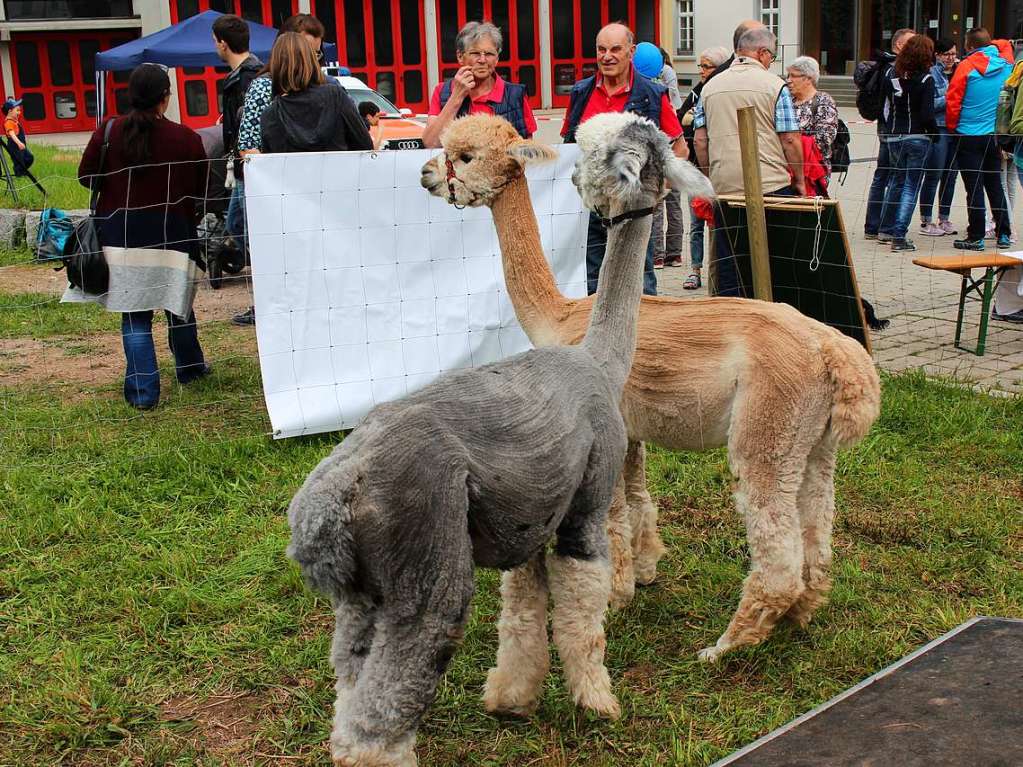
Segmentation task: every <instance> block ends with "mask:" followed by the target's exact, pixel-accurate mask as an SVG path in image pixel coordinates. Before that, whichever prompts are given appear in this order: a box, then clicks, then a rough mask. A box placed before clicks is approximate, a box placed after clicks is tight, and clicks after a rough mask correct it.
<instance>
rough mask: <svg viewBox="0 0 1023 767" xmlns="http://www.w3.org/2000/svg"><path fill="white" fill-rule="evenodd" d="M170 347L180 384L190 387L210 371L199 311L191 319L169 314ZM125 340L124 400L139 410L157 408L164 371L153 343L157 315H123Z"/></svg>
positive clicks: (144, 313)
mask: <svg viewBox="0 0 1023 767" xmlns="http://www.w3.org/2000/svg"><path fill="white" fill-rule="evenodd" d="M166 315H167V344H168V346H170V350H171V354H173V355H174V370H175V374H176V375H177V379H178V381H179V382H180V383H183V384H187V383H190V382H192V381H194V380H195V379H197V378H200V377H201V376H204V375H206V373H208V372H209V368H208V367H207V366H206V360H205V359H204V358H203V353H202V348H201V347H200V346H199V335H198V333H197V332H196V325H195V312H191V313H190V314H189V316H188V318H187V319H182V318H181V317H178V316H176V315H173V314H171V313H170V312H166ZM121 340H122V342H123V343H124V359H125V361H126V363H127V367H126V369H125V373H124V398H125V399H126V400H127V401H128V404H130V405H134V406H135V407H141V408H150V407H155V406H156V403H157V402H159V401H160V369H159V367H158V366H157V364H156V346H155V345H154V344H153V312H152V311H144V312H123V313H122V314H121Z"/></svg>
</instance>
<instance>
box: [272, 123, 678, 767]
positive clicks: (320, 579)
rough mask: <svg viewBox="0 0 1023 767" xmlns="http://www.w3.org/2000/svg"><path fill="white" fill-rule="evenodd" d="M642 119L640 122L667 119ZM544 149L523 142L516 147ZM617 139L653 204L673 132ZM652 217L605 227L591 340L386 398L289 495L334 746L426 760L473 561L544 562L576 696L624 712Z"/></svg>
mask: <svg viewBox="0 0 1023 767" xmlns="http://www.w3.org/2000/svg"><path fill="white" fill-rule="evenodd" d="M646 126H648V127H644V128H643V129H642V131H641V133H642V134H643V135H644V136H646V138H648V139H649V138H650V137H651V136H653V137H656V136H657V135H658V134H657V131H656V129H655V128H654V127H653V125H652V124H650V123H647V124H646ZM624 134H625V131H622V132H620V133H619V134H618V135H617V138H618V139H620V140H622V141H623V146H625V147H632V146H633V144H635V140H634V141H633V142H632V143H629V142H625V141H624V140H623V139H622V136H623V135H624ZM633 138H634V139H635V137H633ZM640 148H641V149H643V148H644V147H642V146H641V147H640ZM550 155H551V153H550V151H549V150H544V149H543V148H541V147H538V146H536V145H532V144H525V143H523V144H522V145H521V146H520V148H519V151H518V154H517V158H518V159H517V160H516V162H526V161H529V160H532V159H549V157H550ZM610 155H612V156H615V157H617V158H618V160H620V162H616V163H614V164H613V168H614V169H615V171H616V176H615V178H618V177H619V176H620V177H621V179H622V180H621V182H620V186H621V187H622V193H621V194H620V196H619V197H617V198H616V200H615V203H614V204H615V205H617V206H629V207H628V208H623V207H619V208H617V210H618V211H621V210H627V209H631V207H642V206H644V205H651V204H652V203H653V201H654V200H655V199H656V195H657V192H658V190H659V188H660V185H661V184H662V179H663V171H662V165H663V164H664V163H665V162H668V161H670V159H669V158H670V157H671V155H670V150H669V149H668V147H667V143H666V142H665V141H663V139H661V141H660V143H657V142H654V143H653V144H652V146H650V147H649V151H646V150H645V149H644V156H643V157H642V158H640V157H636V156H635V155H634V153H630V154H628V156H625V154H622V155H621V156H618V155H615V153H614V151H611V152H610ZM471 162H472V160H471V158H469V159H465V160H464V161H463V160H460V161H458V163H457V168H455V171H457V170H459V169H461V170H464V169H465V167H467V166H468V165H470V164H471ZM455 171H453V172H455ZM614 210H615V209H614V208H612V211H614ZM650 224H651V220H650V216H649V215H648V216H645V217H642V218H640V219H637V220H632V221H629V222H628V223H625V224H623V225H622V226H620V227H618V228H616V229H615V230H614V231H613V232H612V233H611V235H610V237H609V241H610V242H613V243H615V247H616V250H615V255H614V256H613V257H609V258H608V259H607V260H606V261H605V263H604V266H603V268H602V269H601V275H600V279H601V281H602V282H604V283H605V284H606V285H608V286H609V288H608V290H607V291H605V293H604V294H603V295H602V300H601V301H598V302H597V305H596V306H595V308H594V312H593V315H592V318H591V321H590V323H589V326H588V329H587V331H586V332H585V333H584V336H585V337H584V339H583V341H582V343H581V344H579V345H578V346H576V347H558V348H555V347H551V348H546V349H538V350H534V351H530V352H526V353H524V354H520V355H516V356H514V357H511V358H508V359H506V360H503V361H501V362H498V363H495V364H493V365H488V366H485V367H482V368H478V369H475V370H467V371H462V372H458V373H455V374H451V375H446V376H443V377H442V378H440V379H438V380H437V381H436V382H434V383H433V384H431V385H429V386H427V387H425V388H423V389H422V390H420V391H419V392H417V393H415V394H412V395H409V396H407V397H404V398H403V399H401V400H398V401H396V402H392V403H389V404H383V405H379V406H377V407H375V408H374V409H373V410H372V411H371V412H370V413H369V414H368V415H367V417H366V419H365V421H364V422H363V424H362V425H361V426H360V427H359V428H358V429H356V431H355V432H354V433H353V434H352V435H351V436H349V438H348V439H346V440H345V441H344V442H343V443H342V444H341V445H339V446H338V447H337V448H336V449H335V450H334V452H333V453H332V454H331V455H330V456H329V457H327V458H326V459H324V460H323V461H322V462H321V463H320V465H319V466H318V467H317V468H316V469H315V470H314V471H313V472H312V474H310V476H309V478H308V479H307V480H306V482H305V484H304V485H303V487H302V488H301V489H300V490H299V492H298V493H297V494H296V496H295V498H294V499H293V501H292V503H291V507H290V508H289V512H288V519H289V523H290V525H291V530H292V538H291V544H290V545H289V547H288V554H289V556H291V557H292V558H293V559H294V560H295V561H296V562H298V563H299V565H300V566H301V568H302V572H303V575H304V576H305V579H306V581H307V583H308V584H309V585H310V586H311V587H313V588H315V589H317V590H319V591H321V592H323V593H325V594H327V595H328V596H329V597H330V598H331V600H332V603H333V605H334V608H335V616H336V625H335V634H334V642H333V646H332V650H331V660H332V663H333V666H334V669H335V672H336V674H337V685H336V690H337V701H336V704H335V717H334V726H333V730H332V734H331V754H332V757H333V759H334V761H335V763H337V764H340V765H346V766H348V767H371V766H372V767H376V766H382V767H395V766H398V767H408V766H409V765H414V764H416V758H415V753H414V750H413V749H414V744H415V734H416V729H417V727H418V724H419V721H420V720H421V718H422V716H423V715H424V714H425V713H426V710H427V708H428V707H429V704H430V703H431V701H432V700H433V697H434V695H435V693H436V689H437V684H438V682H439V680H440V677H441V675H442V674H443V672H444V670H445V668H446V666H447V664H448V661H449V660H450V658H451V655H452V654H453V652H454V650H455V648H456V646H457V644H458V641H459V640H460V638H461V636H462V632H463V629H464V626H465V622H466V620H467V617H468V611H469V603H470V599H471V596H472V591H473V569H474V567H475V566H485V567H498V568H512V567H518V566H523V565H525V566H526V567H527V568H529V569H530V571H531V572H533V573H535V574H537V575H536V578H537V582H538V583H542V588H543V589H544V594H546V593H547V591H548V590H549V592H550V595H551V596H552V597H553V599H554V603H555V609H554V639H555V643H556V644H557V646H558V649H559V652H560V654H561V658H562V661H563V664H564V668H565V676H566V679H567V682H568V686H569V688H570V690H571V692H572V694H573V697H574V699H575V701H576V703H577V704H579V705H580V706H582V707H583V708H586V709H590V710H592V711H594V712H596V713H598V714H602V715H606V716H611V717H615V716H617V715H618V713H619V707H618V703H617V701H616V699H615V697H614V695H613V694H612V692H611V687H610V679H609V677H608V673H607V670H606V668H605V667H604V665H603V656H604V633H603V618H604V613H605V610H606V606H607V601H608V596H609V593H610V566H609V563H608V542H607V529H608V520H607V513H608V509H609V508H610V506H611V498H612V495H613V493H614V489H615V487H616V485H617V482H618V477H619V474H620V472H621V466H622V461H623V460H624V456H625V451H626V446H627V440H626V433H625V425H624V423H623V421H622V418H621V414H620V412H619V409H618V403H619V401H620V399H621V392H622V387H623V385H624V383H625V378H626V377H627V375H628V371H629V368H630V366H631V362H632V354H633V350H634V348H635V325H636V307H637V305H638V301H639V295H640V292H641V290H642V271H643V255H644V253H645V244H646V241H647V239H648V237H649V233H650ZM552 538H553V539H554V540H555V546H554V550H553V551H552V552H550V553H547V550H546V549H547V544H548V542H549V541H550V540H551V539H552ZM544 649H545V651H546V645H545V647H544ZM543 662H544V663H546V653H545V654H544V657H543ZM538 663H540V660H539V659H536V660H535V661H534V663H533V664H532V666H533V667H534V668H535V667H536V665H537V664H538ZM544 673H546V666H545V667H544ZM541 678H542V677H541Z"/></svg>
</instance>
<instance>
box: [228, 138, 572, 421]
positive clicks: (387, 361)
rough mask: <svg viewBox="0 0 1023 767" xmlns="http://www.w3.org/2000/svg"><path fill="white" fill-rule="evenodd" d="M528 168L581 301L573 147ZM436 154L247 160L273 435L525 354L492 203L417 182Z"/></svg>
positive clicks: (543, 217) (551, 239)
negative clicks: (453, 196) (470, 204)
mask: <svg viewBox="0 0 1023 767" xmlns="http://www.w3.org/2000/svg"><path fill="white" fill-rule="evenodd" d="M557 149H558V153H559V158H558V160H557V161H556V162H553V163H547V164H543V165H537V166H534V167H531V168H530V169H529V172H528V174H527V177H528V179H529V189H530V195H531V197H532V199H533V206H534V209H535V211H536V217H537V220H538V222H539V224H540V236H541V240H542V242H543V247H544V252H545V253H546V255H547V259H548V261H549V262H550V263H551V266H552V268H553V270H554V274H555V278H556V280H557V282H558V285H559V287H560V289H561V292H562V293H563V294H565V295H567V296H572V297H579V296H583V295H585V294H586V265H585V261H586V257H585V252H586V223H587V215H586V213H585V211H584V210H583V208H582V201H581V200H580V199H579V195H578V194H577V192H576V190H575V187H574V186H573V185H572V181H571V175H572V168H573V165H574V164H575V160H576V157H577V156H578V149H577V147H575V145H563V146H559V147H557ZM433 154H434V150H416V151H400V152H393V151H392V152H379V153H374V152H329V153H317V154H279V155H259V156H256V157H254V158H252V159H251V160H249V161H248V162H247V163H246V166H245V201H246V218H247V222H248V231H249V247H250V249H251V254H252V282H253V291H254V293H255V306H256V337H257V340H258V342H259V364H260V369H261V371H262V375H263V392H264V396H265V397H266V407H267V410H268V411H269V413H270V422H271V424H272V425H273V430H274V436H275V437H278V438H282V437H293V436H297V435H300V434H314V433H317V432H323V431H333V430H336V429H341V428H351V427H354V426H356V425H357V424H358V423H359V421H360V420H361V419H362V418H363V417H364V416H365V415H366V413H367V412H368V411H369V410H370V408H371V407H373V405H375V404H377V403H379V402H385V401H387V400H393V399H396V398H398V397H401V396H403V395H405V394H407V393H409V392H412V391H415V390H416V389H418V388H420V387H422V386H424V385H425V384H427V383H429V382H430V381H433V380H434V379H435V378H437V376H439V375H440V374H441V373H443V372H445V371H449V370H457V369H460V368H468V367H475V366H478V365H484V364H487V363H490V362H494V361H496V360H499V359H501V358H503V357H507V356H509V355H511V354H516V353H518V352H521V351H525V350H526V349H529V348H530V343H529V340H528V339H527V338H526V335H525V334H524V333H523V332H522V329H521V328H520V327H519V324H518V322H517V320H516V319H515V312H514V310H513V309H512V305H511V302H510V301H509V299H508V296H507V294H506V293H505V288H504V273H503V270H502V267H501V252H500V247H499V246H498V242H497V233H496V231H495V230H494V224H493V220H492V217H491V214H490V209H489V208H466V209H465V210H458V209H457V208H455V207H454V206H452V205H450V204H448V203H447V202H446V201H444V200H442V199H440V198H437V197H434V196H432V195H430V194H429V193H428V192H427V191H426V190H425V189H423V188H422V187H421V186H420V184H419V178H420V171H421V169H422V166H423V164H424V163H425V162H426V161H427V160H428V159H430V157H432V156H433Z"/></svg>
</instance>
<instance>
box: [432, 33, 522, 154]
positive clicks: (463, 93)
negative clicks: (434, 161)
mask: <svg viewBox="0 0 1023 767" xmlns="http://www.w3.org/2000/svg"><path fill="white" fill-rule="evenodd" d="M503 42H504V38H503V36H502V35H501V30H500V29H498V28H497V27H496V26H494V25H493V24H491V23H490V22H489V21H470V22H469V23H468V24H466V25H465V26H464V27H462V30H461V31H460V32H459V33H458V37H456V38H455V55H456V56H457V57H458V64H459V69H458V72H457V73H456V74H455V76H454V77H453V78H452V79H451V80H446V81H445V82H443V83H440V84H439V85H438V86H437V87H436V88H434V89H433V96H432V97H431V98H430V116H429V117H428V118H427V120H426V130H424V131H423V143H424V144H425V145H426V146H428V147H439V146H440V135H441V133H443V132H444V129H445V128H447V127H448V126H449V125H450V124H451V121H452V120H454V119H455V118H456V117H463V116H465V115H469V114H489V115H497V116H498V117H503V118H504V119H505V120H507V121H508V122H510V123H511V124H512V125H513V126H514V127H515V130H517V131H518V132H519V134H520V135H521V136H522V138H532V136H533V134H534V133H536V120H535V119H533V110H531V109H530V108H529V101H527V96H526V86H524V85H518V84H517V83H510V82H508V81H506V80H505V79H503V78H502V77H501V76H500V75H499V74H497V59H498V56H500V55H501V44H502V43H503Z"/></svg>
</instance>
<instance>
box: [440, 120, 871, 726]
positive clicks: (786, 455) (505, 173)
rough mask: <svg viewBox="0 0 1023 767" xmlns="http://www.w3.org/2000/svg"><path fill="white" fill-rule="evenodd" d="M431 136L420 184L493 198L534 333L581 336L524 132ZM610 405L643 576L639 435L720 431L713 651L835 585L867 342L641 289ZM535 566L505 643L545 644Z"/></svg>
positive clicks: (652, 563)
mask: <svg viewBox="0 0 1023 767" xmlns="http://www.w3.org/2000/svg"><path fill="white" fill-rule="evenodd" d="M442 140H443V145H444V151H443V152H442V153H441V154H439V155H438V156H437V157H436V158H434V159H433V160H431V161H430V162H429V163H427V165H426V166H424V169H423V175H424V179H423V184H424V186H426V185H428V182H429V184H430V185H432V187H433V189H432V190H433V192H434V194H437V195H438V196H444V197H447V199H448V200H449V201H450V202H452V203H455V204H459V205H469V204H479V203H480V202H482V203H483V204H486V205H489V206H490V208H491V209H492V212H493V217H494V224H495V226H496V228H497V233H498V239H499V241H500V244H501V253H502V258H503V264H504V276H505V282H506V285H507V288H508V293H509V296H510V298H511V301H512V304H513V305H514V307H515V313H516V315H517V317H518V319H519V322H520V323H521V325H522V327H523V329H524V330H525V332H526V334H527V335H528V336H529V338H530V340H531V341H532V342H533V344H534V345H535V346H537V347H541V346H550V345H563V344H577V343H579V342H580V341H581V340H582V338H583V334H584V332H585V330H586V326H587V321H588V319H589V316H590V310H591V307H592V306H593V299H594V297H593V296H590V297H588V298H584V299H579V300H573V299H567V298H565V297H564V296H562V295H561V294H560V293H559V291H558V289H557V286H556V285H555V282H554V278H553V275H552V273H551V271H550V267H549V265H548V263H547V260H546V258H545V257H544V253H543V249H542V247H541V244H540V232H539V229H538V227H537V223H536V218H535V215H534V213H533V208H532V203H531V201H530V197H529V189H528V186H527V183H526V179H525V177H524V175H523V169H522V166H521V165H520V164H519V163H518V162H517V161H516V160H515V159H513V157H512V156H511V155H510V154H509V153H508V149H509V147H511V146H512V145H513V144H518V143H519V142H521V141H523V139H521V138H520V137H519V136H518V134H517V133H516V132H515V131H514V129H512V128H511V127H510V125H508V124H507V123H505V122H503V121H501V120H499V119H497V118H488V117H473V118H466V119H463V120H459V121H456V122H455V123H453V124H452V126H451V127H450V128H449V129H448V130H447V132H446V133H445V135H444V136H443V139H442ZM448 157H451V158H458V157H472V158H473V162H472V163H471V170H470V171H468V172H462V173H459V174H458V177H455V178H448V179H447V183H439V181H440V179H444V178H445V176H446V175H447V174H446V172H445V169H446V164H445V159H446V158H448ZM621 406H622V414H623V416H624V418H625V423H626V427H627V428H628V432H629V439H630V441H631V442H630V450H629V454H628V458H627V460H626V465H625V471H624V479H623V483H624V487H620V488H619V491H618V494H617V500H618V503H619V504H622V503H625V502H626V497H627V503H628V507H629V508H628V513H627V518H628V519H630V520H631V535H632V560H633V561H634V566H635V581H638V582H639V583H647V582H650V581H651V580H653V578H654V575H655V567H656V563H657V560H658V559H659V557H660V556H661V554H662V553H663V546H662V545H661V542H660V538H659V536H658V533H657V518H656V514H657V512H656V508H655V507H654V505H653V503H652V501H651V499H650V496H649V493H648V492H647V488H646V480H645V476H644V469H643V466H644V450H643V445H642V442H646V441H650V442H655V443H657V444H659V445H663V446H664V447H667V448H670V449H673V450H707V449H712V448H716V447H720V446H722V445H727V446H728V458H729V466H730V468H731V471H732V473H733V474H734V476H735V480H736V490H735V494H734V497H735V502H736V506H737V507H738V509H739V512H740V513H741V514H742V516H743V519H744V520H745V523H746V532H747V537H748V542H749V549H750V558H751V570H750V573H749V575H748V576H747V578H746V580H745V582H744V585H743V593H742V597H741V600H740V603H739V607H738V609H737V611H736V613H735V615H734V616H733V618H732V620H731V622H730V623H729V625H728V628H727V629H726V630H725V632H724V633H723V634H722V635H721V637H720V639H718V641H717V643H716V644H715V645H714V646H712V647H708V648H706V649H704V650H702V651H701V652H700V658H701V659H703V660H706V661H713V660H716V659H717V658H718V657H719V656H720V655H722V654H723V653H725V652H727V651H729V650H731V649H733V648H736V647H740V646H743V645H749V644H756V643H758V642H760V641H762V640H763V639H764V638H766V637H767V636H768V634H769V633H770V632H771V629H772V628H773V626H774V625H775V623H776V622H777V621H778V620H779V618H781V617H782V616H783V615H788V616H789V617H790V618H792V619H793V620H795V621H797V622H799V623H800V624H806V623H807V621H809V619H810V617H811V615H812V613H813V611H814V610H815V609H816V608H817V607H819V606H820V605H821V604H823V603H824V602H825V601H826V596H827V593H828V590H829V589H830V586H831V580H830V576H829V569H830V565H831V532H832V524H833V520H834V511H835V506H834V468H835V452H836V450H837V448H839V447H843V446H848V445H851V444H853V443H855V442H856V441H857V440H859V439H861V438H862V437H863V436H864V435H865V434H866V433H867V431H868V430H869V429H870V427H871V424H873V422H874V420H875V419H876V418H877V415H878V412H879V409H880V383H879V381H878V376H877V372H876V371H875V369H874V365H873V363H872V361H871V359H870V356H869V355H868V354H867V353H866V351H864V349H863V348H862V347H861V346H860V345H859V344H857V343H856V342H855V341H853V340H852V339H849V338H847V337H846V336H843V335H842V334H841V333H839V332H838V331H836V330H833V329H832V328H829V327H827V326H826V325H823V324H821V323H819V322H817V321H815V320H812V319H810V318H808V317H806V316H805V315H803V314H800V313H799V312H798V311H797V310H796V309H794V308H793V307H791V306H788V305H785V304H771V303H764V302H760V301H752V300H743V299H734V298H710V299H695V300H694V299H687V300H680V299H675V298H662V297H651V296H643V300H642V303H641V304H640V316H639V340H638V344H637V348H636V356H635V359H634V361H633V366H632V371H631V374H630V377H629V379H628V381H627V382H626V385H625V391H624V394H623V398H622V403H621ZM611 516H612V519H613V518H614V517H615V513H614V511H612V515H611ZM619 516H624V515H622V514H621V512H619ZM616 538H617V539H618V540H620V539H621V537H620V536H615V535H612V543H614V542H615V540H616ZM628 554H629V552H627V551H626V552H619V556H618V561H620V562H622V563H623V564H622V565H621V567H622V568H623V570H624V572H619V573H616V574H615V575H614V588H615V591H616V596H617V601H618V602H619V603H620V602H621V601H623V600H624V599H627V598H628V596H629V595H630V593H631V592H630V589H631V586H632V582H633V580H632V577H631V575H632V573H631V571H630V569H629V568H630V567H631V566H632V564H633V562H630V561H629V560H630V557H629V556H628ZM613 561H614V558H613ZM536 577H537V575H536V574H535V573H532V572H530V571H529V569H528V568H524V569H519V570H515V571H512V572H510V573H507V574H506V575H505V577H504V582H503V584H502V594H503V595H504V597H505V605H504V606H505V609H504V611H503V613H502V618H501V623H502V628H503V629H506V630H507V631H509V632H511V633H512V634H515V636H516V641H515V642H514V645H515V646H516V647H520V648H523V650H525V648H529V652H539V647H540V646H541V642H542V647H543V648H544V650H543V652H544V656H545V657H546V645H547V643H546V634H543V636H542V637H541V635H540V633H539V632H540V629H539V628H537V626H542V625H543V623H544V622H543V621H542V620H541V615H542V612H541V610H542V609H543V606H542V605H541V604H540V602H539V601H538V600H537V599H536V597H535V594H536V590H535V588H531V587H530V583H532V582H533V581H534V580H535V579H536ZM520 585H521V588H520ZM520 590H521V591H523V592H524V593H529V594H531V595H533V596H532V598H531V599H532V601H531V602H530V603H529V604H519V605H518V607H519V608H521V609H518V610H516V609H512V607H511V606H512V605H513V604H514V600H510V599H509V595H510V594H514V593H516V592H517V591H520ZM544 630H545V629H544ZM524 654H525V653H524V652H518V651H513V650H512V649H511V647H509V652H508V653H507V654H506V655H507V657H504V658H501V657H499V659H498V668H497V669H495V670H494V671H493V672H492V675H491V676H492V678H493V677H494V676H495V675H496V676H497V677H498V678H501V679H514V678H515V677H516V675H517V674H523V672H525V674H526V675H530V674H535V673H542V670H541V668H540V667H539V666H537V667H536V668H533V666H536V662H535V661H534V663H531V664H524V665H523V666H519V667H518V668H517V667H516V665H515V664H516V663H518V662H520V661H522V660H523V655H524ZM545 668H546V667H545V666H543V670H545ZM512 686H514V685H512ZM522 687H523V689H525V688H532V685H530V684H528V683H527V684H524V685H522ZM486 698H487V703H488V707H490V708H493V709H498V710H509V711H513V712H518V713H523V712H526V711H528V710H530V708H531V707H532V706H533V705H535V700H521V699H518V698H516V695H515V691H514V690H511V691H510V692H509V691H508V690H506V689H498V690H494V689H492V688H491V686H489V685H488V690H487V696H486Z"/></svg>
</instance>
